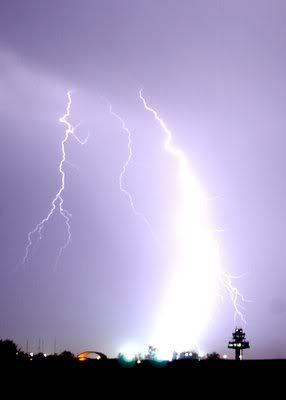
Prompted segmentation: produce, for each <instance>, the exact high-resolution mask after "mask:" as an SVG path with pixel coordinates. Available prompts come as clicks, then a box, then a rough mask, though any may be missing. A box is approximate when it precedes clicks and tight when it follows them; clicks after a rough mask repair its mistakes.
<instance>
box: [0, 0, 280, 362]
mask: <svg viewBox="0 0 286 400" xmlns="http://www.w3.org/2000/svg"><path fill="white" fill-rule="evenodd" d="M285 19H286V3H285V1H284V0H281V1H279V0H268V1H264V0H250V1H249V0H247V1H246V0H236V1H234V0H225V1H222V0H221V1H217V0H197V1H194V0H172V1H171V0H144V1H143V0H142V1H138V0H121V1H120V0H118V1H116V0H104V1H103V0H101V1H97V0H81V1H79V0H78V1H75V0H69V1H68V0H57V1H55V0H50V1H42V0H25V1H16V0H3V1H1V3H0V117H1V146H0V163H1V164H0V192H1V200H0V243H1V247H0V248H1V269H0V337H2V338H6V337H9V338H13V339H15V340H16V341H17V342H18V343H19V344H20V345H21V346H22V347H23V348H24V349H25V343H26V340H27V339H29V343H30V349H31V350H34V351H36V350H37V345H38V338H39V337H41V338H43V339H44V341H45V350H46V351H53V349H54V347H53V346H54V340H55V338H56V340H57V350H58V351H62V350H64V349H71V350H72V351H74V352H77V351H80V350H84V349H86V348H88V349H91V348H92V349H95V350H101V351H104V352H106V353H108V354H110V355H116V354H117V351H118V349H119V348H120V346H121V344H122V343H123V342H126V341H128V340H129V339H131V340H132V339H133V338H138V340H141V341H145V340H146V337H148V335H149V332H150V329H152V327H151V325H152V322H153V321H154V317H155V310H156V309H157V306H158V302H159V301H160V298H161V296H162V293H163V288H164V285H165V282H166V279H167V276H168V272H169V270H168V269H167V267H166V264H167V260H168V254H167V253H164V251H162V248H160V249H158V247H157V246H156V243H154V239H153V238H152V236H151V235H150V232H149V231H148V228H147V227H146V226H145V225H144V224H143V223H142V221H140V219H138V218H136V217H134V215H133V214H132V211H131V209H130V206H129V203H128V200H127V198H126V197H125V196H124V195H123V194H122V193H121V192H120V190H119V186H118V177H119V173H120V170H121V168H122V165H123V163H124V161H125V160H126V157H127V155H128V150H127V141H126V140H127V138H126V136H125V135H124V134H123V133H122V132H121V129H120V124H119V122H118V121H117V120H115V119H114V118H112V117H111V116H110V115H109V113H108V106H107V104H105V102H104V100H103V98H108V99H109V100H110V101H111V102H112V105H113V107H114V110H115V112H117V113H119V114H120V115H121V116H122V117H123V118H124V119H125V121H126V124H127V126H128V127H129V129H130V130H131V132H132V134H133V152H134V157H133V161H132V163H131V164H130V166H129V168H128V170H127V173H126V175H125V181H124V182H125V185H126V186H128V189H129V190H130V192H131V193H132V195H133V196H134V200H135V203H136V207H137V209H138V210H140V211H142V212H144V214H145V215H146V216H147V218H148V220H149V221H150V222H151V224H152V226H153V228H154V231H155V232H156V234H157V235H158V236H159V237H161V238H162V237H164V238H165V239H166V240H167V237H168V233H167V232H166V225H167V224H166V220H168V212H170V209H172V204H173V200H174V189H173V188H174V185H175V181H174V164H173V162H172V160H170V158H169V157H168V156H167V155H166V154H164V152H163V151H162V140H163V134H162V132H161V131H160V129H159V127H158V125H156V124H155V123H154V121H153V120H152V118H151V116H150V115H148V114H147V113H146V112H145V111H144V109H143V108H142V104H141V103H140V101H139V99H138V90H139V89H140V88H141V86H143V87H144V91H145V92H144V93H145V95H146V97H147V98H148V99H150V101H151V103H152V104H153V105H154V106H155V107H156V108H157V109H158V110H159V111H160V114H161V115H162V117H163V118H164V119H165V120H166V121H167V123H168V126H169V127H170V129H171V130H172V132H173V135H174V138H175V141H176V144H177V145H178V146H180V147H181V148H183V149H184V151H185V153H186V154H187V155H188V157H189V160H190V162H191V164H192V167H193V170H194V171H195V174H196V176H197V178H198V179H199V180H200V182H201V185H202V187H203V188H204V191H205V193H207V195H208V196H209V198H210V205H209V206H210V213H211V217H212V224H213V226H214V227H218V228H223V229H224V231H223V232H220V233H217V240H218V241H219V243H220V247H221V252H222V259H223V266H224V269H225V270H226V271H227V272H228V273H229V274H231V275H240V274H243V273H245V272H247V274H246V275H245V276H243V278H241V279H239V280H237V281H236V284H237V286H238V287H239V289H240V290H241V292H242V293H243V294H244V296H245V297H246V298H247V299H249V300H251V302H249V303H246V304H245V308H246V309H245V317H246V319H247V322H248V325H247V327H246V331H247V337H248V339H249V341H250V345H251V349H250V350H249V351H248V352H247V354H248V356H249V357H259V358H260V357H286V342H285V338H286V297H285V279H286V272H285V261H286V253H285V249H286V225H285V221H286V218H285V217H286V215H285V214H286V206H285V204H286V185H285V178H286V176H285V175H286V172H285V171H286V168H285V167H286V158H285V155H284V153H285V146H286V138H285V137H286V136H285V131H286V118H285V116H286V112H285V111H286V110H285V107H286V106H285V105H286V87H285V86H286V85H285V82H286V81H285V71H286V44H285V37H286V25H285ZM69 89H73V107H72V122H74V123H75V124H77V123H78V122H80V123H81V125H80V127H79V128H78V131H77V133H78V135H79V136H80V137H81V138H82V139H84V138H85V136H86V134H87V132H88V131H89V132H90V133H91V136H90V140H89V142H88V143H87V144H86V145H85V146H83V147H81V146H79V145H78V144H76V142H72V141H71V143H69V144H68V146H67V153H68V160H69V161H70V163H72V164H67V165H66V167H65V168H66V172H67V181H66V191H65V202H66V203H65V204H66V207H67V209H68V210H69V211H70V212H71V213H72V214H73V218H72V243H71V245H70V246H69V248H68V249H67V250H66V251H65V253H64V254H63V256H62V258H61V260H60V264H59V268H58V270H57V272H55V271H54V262H55V257H56V254H57V251H58V247H59V245H61V244H62V242H63V240H64V239H65V234H66V233H65V227H64V224H63V221H62V219H61V218H60V217H59V215H56V216H55V218H53V219H52V220H51V221H50V223H49V224H48V225H47V226H46V228H45V230H44V231H43V239H42V241H41V242H40V243H39V245H38V246H37V247H36V248H35V249H34V251H33V252H32V253H31V257H30V258H29V260H28V262H27V264H26V265H25V268H24V269H20V270H19V271H18V272H16V273H14V272H13V271H14V270H15V267H16V265H17V263H18V262H19V261H20V260H21V259H22V257H23V255H24V249H25V245H26V241H27V233H28V232H29V231H30V230H31V229H33V228H34V226H35V225H36V224H37V223H38V222H39V221H40V220H41V219H42V218H44V217H45V216H46V214H47V213H48V211H49V208H50V203H51V200H52V199H53V197H54V194H55V193H56V192H57V190H58V187H59V184H60V177H59V173H58V169H57V168H58V163H59V161H60V156H61V154H60V141H61V140H62V138H63V135H64V127H63V126H62V125H61V124H59V117H60V116H62V115H63V114H64V111H65V107H66V101H67V98H66V92H67V90H69ZM222 295H223V296H224V300H223V302H221V303H220V302H218V305H217V307H216V310H215V312H214V316H213V319H212V321H211V324H210V325H209V328H208V332H207V334H206V337H205V338H204V340H203V343H202V346H203V347H204V349H205V350H206V351H212V350H216V351H219V352H220V353H222V354H223V353H227V350H226V348H225V347H226V342H227V340H229V337H230V336H231V332H232V328H233V308H232V305H231V302H230V300H229V297H228V294H227V293H222Z"/></svg>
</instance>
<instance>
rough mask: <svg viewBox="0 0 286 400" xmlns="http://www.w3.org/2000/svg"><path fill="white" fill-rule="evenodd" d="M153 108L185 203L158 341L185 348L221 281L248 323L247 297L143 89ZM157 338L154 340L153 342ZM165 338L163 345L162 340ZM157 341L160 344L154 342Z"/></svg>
mask: <svg viewBox="0 0 286 400" xmlns="http://www.w3.org/2000/svg"><path fill="white" fill-rule="evenodd" d="M139 97H140V99H141V101H142V102H143V105H144V108H145V110H147V111H149V112H150V113H151V114H152V115H153V117H154V118H155V120H156V121H157V122H158V123H159V125H160V127H161V128H162V130H163V132H164V133H165V137H166V139H165V141H164V148H165V150H166V151H167V152H168V153H169V154H170V155H171V156H172V157H174V158H175V159H176V160H177V163H178V178H179V180H178V183H179V187H180V192H181V196H180V198H181V200H180V205H179V207H178V212H177V214H176V219H175V241H174V246H176V253H177V257H176V261H175V268H174V276H173V279H172V280H171V286H170V288H169V291H168V293H167V296H166V303H165V304H164V305H163V307H162V310H161V311H160V315H159V318H158V321H157V326H156V329H155V335H154V340H157V343H161V346H163V347H164V343H165V349H166V350H167V348H168V346H169V350H170V349H172V350H174V348H177V349H180V348H181V349H182V350H184V346H187V345H188V344H191V343H193V344H195V343H197V342H198V338H199V336H200V335H201V333H202V330H203V329H204V327H205V326H206V324H207V323H208V321H209V319H210V316H211V309H212V306H213V304H214V302H215V298H216V297H217V284H218V282H219V281H221V282H222V283H223V285H224V287H225V288H226V289H227V291H228V292H229V294H230V297H231V300H232V303H233V306H234V309H235V316H236V315H238V316H239V318H240V319H241V321H242V322H245V320H244V317H243V314H242V311H241V309H242V307H241V306H239V304H238V299H241V300H243V301H244V298H243V296H242V295H241V294H240V293H239V291H238V289H237V288H235V287H233V285H232V281H231V277H230V276H228V275H227V274H226V273H224V272H223V269H222V267H221V260H220V254H219V249H218V245H217V243H216V242H215V240H214V239H213V237H212V230H211V229H210V227H209V223H208V210H207V198H206V196H204V194H203V192H202V190H201V187H200V185H199V183H198V181H197V180H196V178H195V177H194V174H193V173H192V171H191V168H190V165H189V162H188V159H187V157H186V155H185V154H184V152H183V151H182V150H181V149H179V148H177V147H176V146H175V145H174V144H173V138H172V132H171V131H170V130H169V129H168V127H167V125H166V123H165V122H164V121H163V120H162V118H160V117H159V115H158V113H157V111H156V110H154V109H153V108H151V107H150V106H149V105H148V104H147V102H146V100H145V98H144V97H143V94H142V89H141V90H140V91H139ZM153 343H154V342H153ZM162 343H163V344H162ZM155 344H156V343H155Z"/></svg>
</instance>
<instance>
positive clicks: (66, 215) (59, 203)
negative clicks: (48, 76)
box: [21, 91, 88, 265]
mask: <svg viewBox="0 0 286 400" xmlns="http://www.w3.org/2000/svg"><path fill="white" fill-rule="evenodd" d="M67 97H68V104H67V107H66V112H65V114H64V115H63V116H62V117H61V118H60V120H59V121H60V122H61V123H62V124H64V125H65V127H66V130H65V136H64V138H63V140H62V142H61V153H62V158H61V161H60V163H59V172H60V175H61V186H60V189H59V191H58V192H57V194H56V195H55V197H54V199H53V200H52V206H51V209H50V212H49V213H48V215H47V216H46V218H44V219H42V221H41V222H39V223H38V224H37V225H36V227H35V228H34V229H33V230H32V231H30V232H29V234H28V244H27V246H26V249H25V255H24V258H23V260H22V263H21V265H23V264H25V262H26V261H27V259H28V256H29V253H30V249H31V247H32V245H33V241H32V237H33V236H34V235H36V234H37V235H38V240H41V239H42V229H43V228H44V226H45V224H46V223H47V222H48V221H49V219H50V218H51V217H52V215H53V214H54V212H55V211H56V210H57V209H58V210H59V212H60V214H61V216H62V217H63V219H64V221H65V224H66V229H67V239H66V241H65V243H64V244H63V245H62V246H61V247H60V249H59V252H58V255H57V258H56V265H57V264H58V261H59V259H60V257H61V255H62V252H63V251H64V250H65V249H66V248H67V246H68V245H69V244H70V242H71V225H70V219H71V217H72V215H71V213H70V212H69V211H67V210H66V209H65V208H64V199H63V193H64V190H65V178H66V174H65V170H64V164H65V162H66V149H65V146H66V143H67V142H68V140H69V139H70V138H71V137H73V138H74V139H76V141H77V142H78V143H79V144H81V145H83V144H85V143H86V142H87V140H88V137H87V138H86V139H85V140H83V141H82V140H80V139H79V137H78V136H77V135H76V134H75V127H74V126H73V125H72V124H71V123H70V122H69V121H68V118H69V116H70V108H71V104H72V98H71V92H70V91H69V92H68V93H67Z"/></svg>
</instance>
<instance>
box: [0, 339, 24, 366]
mask: <svg viewBox="0 0 286 400" xmlns="http://www.w3.org/2000/svg"><path fill="white" fill-rule="evenodd" d="M19 352H20V349H19V348H18V346H17V345H16V343H14V342H13V340H10V339H6V340H2V339H1V340H0V359H4V360H11V361H12V360H15V359H16V357H17V355H18V354H19Z"/></svg>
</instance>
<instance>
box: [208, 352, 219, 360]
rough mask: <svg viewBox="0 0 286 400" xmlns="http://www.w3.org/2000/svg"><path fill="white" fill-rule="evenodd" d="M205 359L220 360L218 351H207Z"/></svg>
mask: <svg viewBox="0 0 286 400" xmlns="http://www.w3.org/2000/svg"><path fill="white" fill-rule="evenodd" d="M207 359H208V360H220V355H219V353H216V352H215V351H214V352H213V353H208V354H207Z"/></svg>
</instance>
